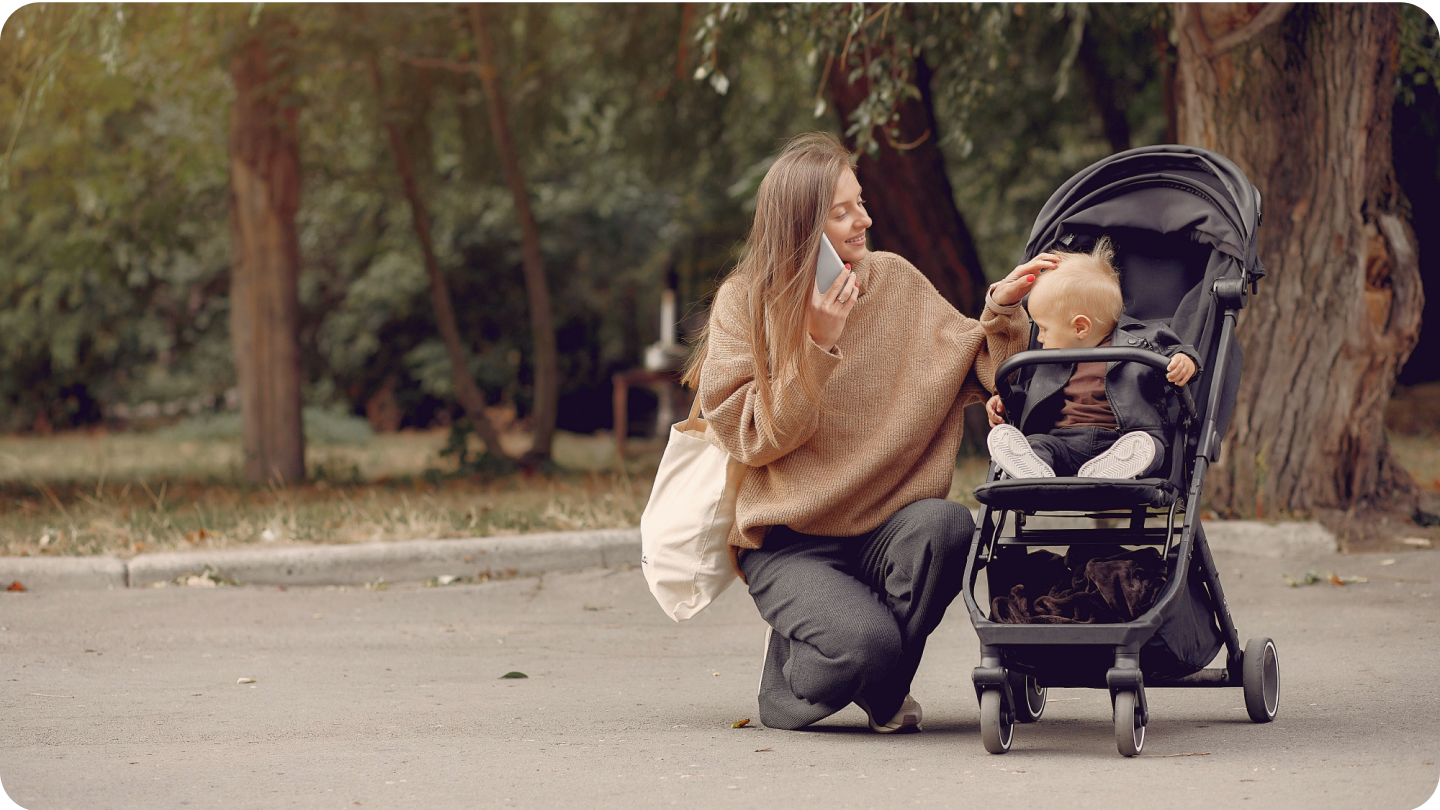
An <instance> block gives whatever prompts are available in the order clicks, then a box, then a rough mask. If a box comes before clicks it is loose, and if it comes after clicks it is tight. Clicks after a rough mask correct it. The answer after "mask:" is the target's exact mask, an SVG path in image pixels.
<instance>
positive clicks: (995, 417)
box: [985, 394, 1005, 427]
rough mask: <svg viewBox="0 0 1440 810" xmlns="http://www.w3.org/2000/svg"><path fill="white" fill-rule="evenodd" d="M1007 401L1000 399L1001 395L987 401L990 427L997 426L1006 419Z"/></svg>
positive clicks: (986, 408)
mask: <svg viewBox="0 0 1440 810" xmlns="http://www.w3.org/2000/svg"><path fill="white" fill-rule="evenodd" d="M1004 414H1005V403H1004V402H1001V401H1000V395H999V394H996V395H995V396H993V397H990V400H989V401H988V402H986V403H985V415H986V416H988V417H990V427H995V426H996V425H998V424H1000V423H1001V422H1004V421H1005V416H1004Z"/></svg>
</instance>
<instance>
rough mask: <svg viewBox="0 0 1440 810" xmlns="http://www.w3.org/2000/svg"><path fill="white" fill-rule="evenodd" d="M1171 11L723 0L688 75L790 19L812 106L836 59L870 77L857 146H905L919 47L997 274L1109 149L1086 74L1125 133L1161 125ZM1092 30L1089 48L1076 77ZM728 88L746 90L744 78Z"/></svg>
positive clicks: (704, 27) (959, 181) (974, 225)
mask: <svg viewBox="0 0 1440 810" xmlns="http://www.w3.org/2000/svg"><path fill="white" fill-rule="evenodd" d="M1168 14H1169V11H1168V7H1166V6H1164V5H1160V4H1118V5H1089V4H1084V3H1057V4H1010V3H984V4H975V3H955V4H925V5H919V4H906V5H902V4H894V3H886V4H864V3H835V4H789V5H784V6H747V5H742V4H730V3H717V4H712V5H711V6H710V10H709V11H708V12H707V13H706V14H705V16H704V18H703V19H702V21H701V22H700V23H699V24H698V25H697V29H698V30H697V37H699V38H700V40H701V41H702V43H703V52H704V54H705V56H706V58H707V59H708V60H709V62H708V63H707V65H705V66H702V69H701V71H699V72H697V73H696V78H697V79H705V80H706V81H708V82H710V83H711V85H712V87H713V86H714V81H715V76H716V75H717V74H718V72H719V71H721V70H723V69H724V68H725V66H726V65H727V64H728V63H730V62H733V61H739V60H742V59H744V58H748V57H749V56H751V55H759V54H760V53H763V52H762V51H761V50H760V49H759V48H757V47H756V46H755V45H754V42H755V41H756V32H757V31H768V32H770V33H771V34H772V35H780V36H784V35H785V34H787V33H791V32H796V31H798V32H800V33H801V37H800V39H799V42H800V43H802V47H801V48H800V49H798V50H797V51H796V52H795V53H796V55H798V56H799V57H800V59H799V63H798V64H797V65H796V67H797V68H802V69H804V70H805V71H807V72H808V73H809V76H808V86H809V87H810V88H814V89H813V90H812V91H811V92H812V93H813V102H812V105H813V114H814V116H815V117H816V118H821V117H822V116H823V115H824V113H825V112H826V105H825V100H824V94H823V92H822V91H823V89H824V85H825V82H826V79H827V77H828V76H829V75H830V74H831V72H832V71H844V72H845V75H846V77H847V78H848V80H849V81H851V82H855V81H857V80H860V79H862V78H864V79H868V81H869V87H870V93H869V95H868V97H867V98H866V99H865V101H864V102H862V103H861V104H860V105H859V106H858V108H857V109H856V110H855V112H854V114H853V115H852V117H851V120H849V121H846V122H843V126H844V130H845V133H846V135H847V136H848V137H851V138H853V139H854V141H855V144H856V147H857V148H859V149H864V150H869V151H872V152H873V151H874V150H876V149H878V148H879V143H880V139H882V138H883V139H888V140H889V142H890V143H891V145H895V146H899V147H902V148H903V146H904V145H903V144H897V143H895V138H896V137H897V136H898V131H896V130H895V129H894V126H895V123H896V122H897V121H898V117H897V113H896V107H897V105H898V104H899V103H900V102H901V101H902V100H904V99H907V98H910V99H914V98H919V97H920V88H919V87H918V86H917V85H916V82H917V81H919V79H918V78H917V76H918V73H917V59H923V60H924V62H925V63H926V65H927V66H928V67H929V69H930V71H931V78H930V88H929V89H930V92H931V94H932V96H933V99H934V106H935V115H936V117H937V122H938V125H939V133H938V134H939V136H940V138H941V140H940V145H941V148H942V150H943V151H944V152H945V155H946V168H947V171H948V172H949V174H950V180H951V185H952V186H953V187H954V188H955V190H956V195H957V200H956V204H957V207H958V208H959V209H960V212H961V214H962V215H963V216H964V217H965V219H966V223H967V225H968V226H969V228H970V230H971V232H972V235H973V236H974V238H975V240H976V246H977V249H978V251H979V253H980V256H981V264H982V266H983V267H985V268H986V270H987V272H988V273H989V275H991V276H992V277H999V276H1001V275H1004V274H1005V273H1006V272H1008V271H1009V269H1010V267H1012V266H1013V265H1014V264H1015V263H1016V262H1017V261H1018V260H1019V258H1020V253H1021V251H1022V250H1023V248H1024V244H1025V239H1026V236H1027V235H1028V233H1029V229H1030V225H1031V223H1032V222H1033V221H1034V217H1035V216H1036V214H1038V213H1039V210H1040V207H1041V206H1042V205H1043V204H1044V202H1045V200H1046V199H1047V198H1048V197H1049V195H1050V193H1051V192H1053V191H1054V189H1055V188H1056V187H1057V186H1058V185H1059V184H1060V183H1062V182H1063V181H1064V180H1066V179H1068V178H1069V177H1070V176H1071V175H1072V174H1074V173H1075V172H1076V171H1078V170H1080V169H1082V168H1084V167H1085V166H1087V165H1089V164H1090V163H1092V162H1094V161H1095V160H1098V159H1099V158H1101V157H1104V156H1105V155H1107V154H1109V153H1110V145H1109V142H1108V141H1107V140H1106V138H1105V134H1104V130H1103V128H1102V125H1101V119H1100V116H1099V115H1098V111H1097V110H1096V107H1095V102H1094V100H1093V98H1092V95H1091V93H1090V92H1089V87H1088V85H1089V84H1090V83H1092V82H1101V83H1104V84H1105V85H1106V86H1107V87H1108V88H1109V89H1110V90H1111V92H1112V94H1113V96H1114V99H1115V103H1116V104H1117V105H1119V106H1121V107H1122V108H1123V112H1124V115H1125V118H1126V119H1127V122H1128V124H1129V127H1130V131H1131V140H1132V145H1135V146H1139V145H1143V144H1147V143H1156V142H1159V141H1160V140H1162V139H1163V137H1164V134H1165V113H1164V109H1163V107H1162V104H1161V96H1162V93H1161V87H1160V73H1161V71H1160V67H1161V60H1162V58H1163V55H1162V54H1160V53H1157V50H1156V46H1155V37H1154V34H1153V32H1154V31H1156V30H1159V31H1162V32H1163V31H1168V29H1169V17H1168ZM1087 35H1088V36H1090V37H1091V38H1092V39H1093V40H1094V41H1095V42H1096V43H1097V46H1096V51H1097V53H1096V56H1095V59H1094V63H1093V64H1090V65H1086V66H1085V68H1084V71H1085V72H1086V74H1087V75H1086V76H1085V77H1084V78H1085V81H1081V79H1080V76H1079V75H1078V74H1080V73H1081V72H1082V69H1081V66H1080V65H1079V64H1078V58H1079V54H1080V45H1081V42H1082V40H1083V39H1084V38H1085V37H1086V36H1087ZM1162 38H1163V35H1162ZM727 43H730V44H728V45H727ZM736 43H739V44H736ZM765 55H766V56H767V57H768V58H769V59H771V60H774V59H775V58H777V55H775V54H765ZM715 89H716V90H718V89H719V88H715ZM726 89H727V90H728V91H729V92H730V93H731V94H734V93H741V94H744V93H746V92H749V91H750V88H749V87H748V86H747V85H746V84H745V82H744V81H743V79H738V78H737V80H735V81H734V82H733V84H732V83H727V86H726Z"/></svg>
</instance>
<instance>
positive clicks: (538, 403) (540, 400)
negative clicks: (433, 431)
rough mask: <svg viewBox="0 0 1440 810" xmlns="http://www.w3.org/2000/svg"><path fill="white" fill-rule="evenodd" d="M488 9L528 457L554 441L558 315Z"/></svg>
mask: <svg viewBox="0 0 1440 810" xmlns="http://www.w3.org/2000/svg"><path fill="white" fill-rule="evenodd" d="M486 15H487V11H486V10H485V9H483V8H482V7H481V6H480V5H478V4H471V6H470V25H471V28H472V29H473V30H474V34H475V46H476V51H477V53H478V55H479V57H480V64H479V74H480V81H481V83H483V84H484V86H485V98H486V100H487V101H488V102H489V105H490V128H491V130H492V132H493V133H494V136H495V145H496V147H497V148H498V150H499V152H500V165H501V168H502V169H503V170H504V173H505V182H506V184H507V185H509V186H510V195H511V197H512V198H513V199H514V201H515V215H516V217H517V218H518V219H519V220H520V254H521V263H522V266H523V267H524V272H525V293H526V297H527V298H528V300H529V302H530V333H531V339H532V340H533V341H534V344H535V411H534V413H533V414H532V417H531V421H532V422H533V425H534V427H533V429H534V436H535V442H534V444H533V446H532V447H531V449H530V452H529V453H527V454H526V457H527V459H529V460H531V461H539V460H544V459H548V458H550V445H551V443H552V441H553V439H554V436H555V418H556V414H557V410H558V407H559V398H560V387H559V379H558V376H559V366H558V361H557V354H556V346H555V326H554V318H553V316H552V314H551V306H550V287H549V285H548V283H547V282H546V280H545V257H544V256H543V255H542V254H541V252H540V228H539V227H538V226H537V225H536V224H535V214H534V212H532V211H531V210H530V192H529V191H528V190H527V189H526V187H525V175H524V174H523V173H522V172H521V171H520V158H519V155H518V154H517V153H516V150H515V142H514V140H513V139H512V138H511V135H510V114H509V109H508V107H507V106H506V102H505V92H504V89H503V88H502V87H501V86H500V76H499V69H498V67H497V65H496V60H495V45H494V43H493V41H492V40H491V39H490V31H489V28H488V27H487V25H486Z"/></svg>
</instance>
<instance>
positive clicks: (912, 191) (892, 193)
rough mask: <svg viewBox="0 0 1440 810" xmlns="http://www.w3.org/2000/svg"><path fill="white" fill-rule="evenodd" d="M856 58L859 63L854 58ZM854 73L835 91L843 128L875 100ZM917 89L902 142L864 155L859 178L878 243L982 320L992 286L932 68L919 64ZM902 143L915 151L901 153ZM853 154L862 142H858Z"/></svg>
mask: <svg viewBox="0 0 1440 810" xmlns="http://www.w3.org/2000/svg"><path fill="white" fill-rule="evenodd" d="M852 58H854V57H852ZM849 68H850V66H847V65H835V67H834V69H833V70H831V71H830V75H829V78H828V80H827V91H828V94H829V96H830V101H831V103H833V104H834V105H835V110H836V112H838V113H839V114H840V120H841V122H842V123H848V122H849V121H850V114H851V113H853V112H854V111H855V108H856V107H858V106H859V105H860V103H861V102H862V101H864V100H865V98H866V96H868V95H869V94H870V82H869V80H868V79H866V78H865V77H864V76H861V77H860V78H859V79H857V80H856V82H855V83H854V84H851V83H850V82H849V79H848V76H849V73H850V69H849ZM915 85H916V87H919V88H920V98H919V99H918V100H917V99H906V100H905V101H902V102H901V103H900V106H899V107H898V108H897V111H898V112H899V114H900V123H899V130H900V135H899V137H898V138H896V139H895V141H894V143H892V142H891V141H890V139H889V138H887V137H885V136H884V135H883V134H882V135H881V137H880V152H879V155H878V156H876V157H871V156H870V155H861V156H860V160H859V163H858V169H859V171H858V178H859V180H860V184H861V185H862V186H864V188H865V196H866V198H867V199H868V200H869V202H870V204H869V206H868V208H869V211H870V218H871V219H873V220H874V221H875V224H874V225H873V226H872V227H871V229H870V239H871V244H872V246H873V247H874V248H876V249H877V250H889V251H893V252H895V253H898V254H900V255H901V256H904V257H905V258H906V259H908V260H909V261H911V262H913V263H914V264H915V266H916V267H917V268H919V269H920V272H922V273H924V274H925V277H926V278H928V279H930V283H932V284H934V285H935V289H937V290H939V291H940V294H941V295H943V296H945V299H946V300H947V301H949V302H950V303H951V304H953V305H954V306H955V308H956V309H958V310H960V311H961V312H963V313H965V314H966V315H970V316H976V317H978V316H979V314H980V310H981V308H982V307H984V305H985V290H986V287H987V286H988V285H987V284H986V281H985V274H984V273H983V272H981V270H980V257H979V255H978V254H977V253H976V252H975V242H974V240H973V239H971V238H970V230H969V229H968V228H966V227H965V220H964V219H963V218H961V216H960V211H959V209H957V208H956V207H955V192H954V190H953V189H951V187H950V177H949V176H948V175H947V174H946V173H945V155H944V153H942V152H941V151H940V130H939V127H938V126H937V125H936V122H935V106H934V102H933V101H932V99H931V95H930V68H929V66H928V65H926V64H925V60H924V59H923V58H919V57H917V58H916V59H915ZM896 144H900V145H902V146H903V145H910V144H914V146H912V147H911V148H908V149H897V148H896ZM850 146H851V148H852V149H853V148H854V142H853V140H852V141H851V144H850Z"/></svg>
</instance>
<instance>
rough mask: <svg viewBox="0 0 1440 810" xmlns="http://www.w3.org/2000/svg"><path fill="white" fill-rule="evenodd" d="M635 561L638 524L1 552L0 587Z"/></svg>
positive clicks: (314, 578) (295, 579) (496, 571)
mask: <svg viewBox="0 0 1440 810" xmlns="http://www.w3.org/2000/svg"><path fill="white" fill-rule="evenodd" d="M639 561H640V530H639V529H603V530H598V531H588V532H555V533H550V534H522V535H507V536H501V537H476V538H466V539H461V540H407V541H397V542H393V543H355V544H353V545H337V546H299V547H297V546H290V547H285V548H268V549H243V550H237V551H188V552H187V551H180V552H161V553H156V554H140V555H137V556H135V557H133V558H131V559H130V560H121V559H117V558H115V557H55V558H45V557H0V588H3V587H5V586H6V585H8V584H9V583H10V582H12V581H18V582H20V583H21V584H22V585H24V586H25V589H26V590H30V591H59V590H91V589H104V588H123V587H126V586H130V587H137V588H143V587H148V586H151V585H153V584H155V583H157V582H165V583H168V582H171V581H173V580H174V579H175V578H176V577H183V576H189V575H194V574H199V573H201V572H203V571H204V570H205V568H206V566H210V567H212V568H214V569H215V571H216V572H217V573H218V574H219V575H220V576H221V577H222V578H224V579H229V580H234V581H235V582H238V583H240V584H242V585H365V584H367V583H372V582H376V581H378V580H381V579H383V580H385V581H386V582H418V581H421V580H426V579H432V578H434V577H442V576H456V577H475V576H480V575H482V574H483V575H488V576H491V577H497V578H498V577H516V576H519V577H524V576H534V575H536V574H541V573H544V572H547V571H548V572H559V571H579V570H583V569H586V568H617V567H621V566H625V565H634V564H638V563H639Z"/></svg>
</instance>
